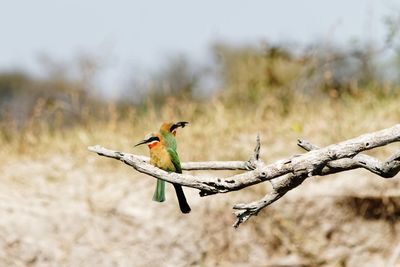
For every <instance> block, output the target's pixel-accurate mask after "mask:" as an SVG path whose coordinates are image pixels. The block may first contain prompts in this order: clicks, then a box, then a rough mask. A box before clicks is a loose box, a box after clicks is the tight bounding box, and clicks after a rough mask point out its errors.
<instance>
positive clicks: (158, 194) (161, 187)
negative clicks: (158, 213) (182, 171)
mask: <svg viewBox="0 0 400 267" xmlns="http://www.w3.org/2000/svg"><path fill="white" fill-rule="evenodd" d="M153 201H157V202H164V201H165V181H163V180H161V179H157V185H156V191H154V195H153Z"/></svg>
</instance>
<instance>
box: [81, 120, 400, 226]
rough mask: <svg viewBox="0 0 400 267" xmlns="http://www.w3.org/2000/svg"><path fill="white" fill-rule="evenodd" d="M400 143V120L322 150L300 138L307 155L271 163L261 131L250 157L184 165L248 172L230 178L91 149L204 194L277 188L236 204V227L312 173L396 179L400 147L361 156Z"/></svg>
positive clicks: (144, 158)
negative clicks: (171, 169)
mask: <svg viewBox="0 0 400 267" xmlns="http://www.w3.org/2000/svg"><path fill="white" fill-rule="evenodd" d="M399 141H400V124H397V125H395V126H393V127H390V128H387V129H384V130H381V131H377V132H373V133H368V134H364V135H361V136H359V137H356V138H353V139H349V140H346V141H343V142H340V143H337V144H333V145H329V146H327V147H323V148H320V147H318V146H316V145H313V144H311V143H310V142H308V141H306V140H302V139H299V140H298V142H297V145H298V146H299V147H301V148H303V149H304V150H306V153H304V154H300V155H294V156H291V157H289V158H287V159H283V160H278V161H276V162H274V163H270V164H268V165H267V164H265V163H264V162H263V161H262V160H261V159H260V148H261V143H260V136H259V135H257V138H256V146H255V148H254V152H253V155H252V156H251V157H250V159H249V160H247V161H207V162H184V163H182V169H183V170H187V171H191V170H242V171H244V172H243V173H241V174H236V175H233V176H229V177H218V176H205V177H203V176H202V177H197V176H194V175H190V174H177V173H167V172H165V171H163V170H161V169H158V168H156V167H154V166H152V165H150V164H149V158H148V157H144V156H138V155H133V154H129V153H125V152H119V151H114V150H110V149H106V148H103V147H101V146H98V145H97V146H91V147H89V148H88V149H89V151H91V152H95V153H97V154H98V155H100V156H105V157H109V158H113V159H117V160H120V161H122V162H124V163H125V164H127V165H129V166H131V167H133V168H134V169H135V170H137V171H139V172H141V173H145V174H147V175H150V176H152V177H154V178H158V179H162V180H165V181H167V182H173V183H178V184H181V185H182V186H188V187H192V188H196V189H198V190H200V196H209V195H213V194H218V193H227V192H231V191H237V190H240V189H243V188H245V187H248V186H252V185H255V184H258V183H262V182H266V181H269V182H270V183H271V185H272V190H271V192H269V193H268V194H267V195H266V196H264V197H263V198H262V199H260V200H257V201H254V202H251V203H242V204H236V205H234V206H233V209H234V210H235V212H234V213H235V215H236V218H237V219H236V222H235V223H234V225H233V226H234V227H238V226H239V225H240V224H242V223H243V222H245V221H247V220H248V219H249V218H251V217H252V216H253V215H257V214H258V212H260V211H261V210H262V209H264V208H265V207H267V206H269V205H271V204H272V203H274V202H275V201H277V200H278V199H280V198H281V197H283V196H284V195H285V194H286V193H287V192H288V191H290V190H292V189H294V188H296V187H298V186H299V185H301V183H302V182H303V181H304V180H305V179H307V178H308V177H312V176H324V175H329V174H333V173H337V172H343V171H347V170H352V169H356V168H364V169H366V170H368V171H370V172H372V173H374V174H376V175H379V176H381V177H383V178H391V177H394V176H395V175H396V174H397V173H398V172H399V171H400V151H398V152H396V153H394V154H393V155H392V156H390V157H389V158H387V159H386V160H385V161H380V160H378V159H376V158H374V157H371V156H368V155H364V154H360V152H362V151H365V150H370V149H373V148H376V147H380V146H385V145H387V144H390V143H394V142H399Z"/></svg>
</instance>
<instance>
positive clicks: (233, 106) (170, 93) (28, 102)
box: [0, 20, 400, 150]
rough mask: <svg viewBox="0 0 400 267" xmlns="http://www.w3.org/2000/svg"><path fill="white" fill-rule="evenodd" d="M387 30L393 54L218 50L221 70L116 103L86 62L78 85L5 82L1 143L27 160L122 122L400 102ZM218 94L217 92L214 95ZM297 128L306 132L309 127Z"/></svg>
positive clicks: (193, 73)
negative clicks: (28, 153) (69, 133)
mask: <svg viewBox="0 0 400 267" xmlns="http://www.w3.org/2000/svg"><path fill="white" fill-rule="evenodd" d="M387 23H388V25H389V26H388V28H389V29H391V31H390V36H389V37H388V41H387V43H386V44H385V47H383V48H375V47H373V46H372V45H371V44H366V45H365V44H364V45H362V44H359V43H357V42H353V43H351V45H350V46H349V47H351V48H347V49H344V48H341V47H335V46H332V45H329V46H327V45H324V46H322V45H315V46H310V47H308V48H304V49H299V48H298V47H294V46H292V47H291V46H288V45H272V44H268V43H261V44H258V45H253V46H251V45H247V46H233V45H229V44H225V43H217V44H214V45H213V46H212V47H211V53H212V56H213V57H212V58H213V62H212V63H210V64H209V65H208V66H199V65H198V64H197V65H196V64H195V63H193V62H191V61H190V60H189V59H188V58H186V57H184V56H182V55H179V56H176V57H173V58H170V60H169V61H167V64H165V65H164V66H162V67H160V69H159V70H158V71H156V72H155V73H151V74H150V75H149V77H150V78H149V79H148V80H147V81H146V82H145V83H136V82H135V81H132V82H131V83H130V84H129V85H128V86H127V87H126V88H125V89H124V90H123V91H121V92H122V93H121V95H120V97H119V99H117V100H112V101H111V100H109V99H108V98H106V97H100V96H99V91H97V90H96V89H94V87H95V86H94V85H93V84H94V82H93V80H94V77H95V75H94V74H95V73H96V68H97V65H96V63H95V62H96V60H95V59H91V58H90V57H84V60H80V62H79V64H78V65H79V66H80V72H81V73H80V76H79V78H75V79H74V78H71V77H69V76H68V75H67V74H66V71H65V68H57V66H54V63H53V65H52V66H49V69H53V70H57V71H53V72H50V74H49V75H48V76H47V77H45V78H43V77H42V78H37V77H33V76H30V75H29V74H27V73H23V72H9V73H1V74H0V130H1V142H2V143H16V144H19V148H20V150H21V148H23V147H24V146H25V145H26V144H29V145H34V144H35V143H38V142H40V141H41V140H42V139H43V137H44V136H53V135H57V134H61V135H63V134H64V131H65V130H67V129H71V128H75V127H80V128H84V129H86V130H89V131H93V130H94V129H95V127H94V126H93V125H94V124H98V123H104V125H108V126H109V127H111V128H113V129H115V128H116V127H117V124H118V122H124V123H126V124H127V125H130V126H133V125H135V124H136V123H137V122H138V118H141V119H143V118H144V119H145V120H147V119H148V120H151V119H157V118H160V117H162V118H165V119H173V118H186V119H189V117H190V119H193V118H201V117H202V116H203V117H205V116H213V115H212V114H214V113H215V112H217V111H215V110H213V109H215V108H217V109H218V108H223V109H225V110H226V111H227V112H232V113H233V114H241V116H243V117H244V116H245V115H246V114H252V113H257V119H263V118H264V117H265V116H269V115H271V114H272V115H273V116H278V117H280V118H284V117H285V116H288V115H289V114H291V113H293V112H298V108H299V106H307V105H314V106H318V105H325V104H326V103H327V101H328V102H329V103H337V104H338V103H342V104H344V105H346V103H348V102H349V101H352V103H353V104H354V103H357V102H359V101H364V100H366V99H375V100H376V101H385V100H388V99H396V98H397V99H398V98H399V94H400V89H399V87H400V76H399V75H400V74H399V71H398V70H399V69H400V65H399V58H400V48H399V47H400V46H398V45H397V44H396V40H397V39H396V36H397V35H396V34H397V28H394V27H395V26H393V25H396V24H395V23H394V22H393V21H392V20H388V21H387ZM382 59H385V60H382ZM210 81H211V83H210ZM210 84H211V86H212V87H213V88H212V89H211V90H210V88H206V87H207V86H208V87H210ZM204 92H207V93H204ZM210 103H214V104H213V105H212V106H211V105H210ZM216 103H217V104H216ZM322 103H324V104H322ZM321 108H322V106H321ZM234 116H235V115H234ZM110 125H111V126H110ZM92 126H93V127H92ZM292 128H293V129H297V130H298V131H300V130H301V125H294V126H293V127H292ZM22 150H23V149H22Z"/></svg>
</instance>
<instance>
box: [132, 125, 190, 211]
mask: <svg viewBox="0 0 400 267" xmlns="http://www.w3.org/2000/svg"><path fill="white" fill-rule="evenodd" d="M163 125H164V124H163ZM176 125H177V124H171V125H170V127H169V129H170V131H168V132H164V131H162V130H161V129H160V132H159V133H151V134H149V135H147V136H146V137H145V138H144V140H142V141H140V142H139V143H138V144H136V146H138V145H141V144H147V146H148V147H149V149H150V164H152V165H154V166H156V167H158V168H160V169H163V170H165V171H167V172H176V173H182V168H181V164H180V160H179V156H178V153H177V152H176V141H175V138H174V130H176V128H177V127H184V126H185V125H186V123H185V124H183V126H182V124H179V125H180V126H176ZM171 129H172V130H171ZM173 186H174V188H175V192H176V196H177V198H178V202H179V207H180V210H181V211H182V213H189V212H190V210H191V209H190V207H189V204H188V203H187V201H186V197H185V194H184V192H183V189H182V186H181V185H179V184H174V183H173ZM153 200H154V201H158V202H163V201H165V181H163V180H157V186H156V191H155V192H154V196H153Z"/></svg>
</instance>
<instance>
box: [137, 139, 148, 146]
mask: <svg viewBox="0 0 400 267" xmlns="http://www.w3.org/2000/svg"><path fill="white" fill-rule="evenodd" d="M148 142H149V140H148V139H147V140H146V139H145V140H142V141H140V142H139V143H137V144H136V145H134V147H137V146H140V145H143V144H147V143H148Z"/></svg>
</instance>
